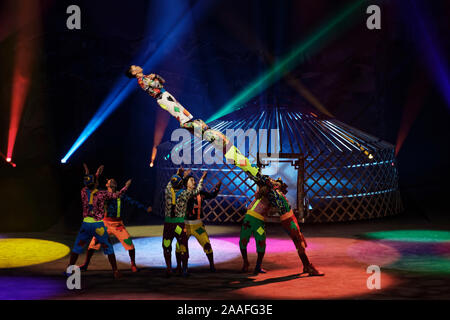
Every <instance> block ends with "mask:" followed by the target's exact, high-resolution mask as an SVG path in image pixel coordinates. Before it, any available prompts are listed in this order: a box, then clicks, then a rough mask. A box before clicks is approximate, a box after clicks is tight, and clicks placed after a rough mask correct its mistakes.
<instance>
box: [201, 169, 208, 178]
mask: <svg viewBox="0 0 450 320" xmlns="http://www.w3.org/2000/svg"><path fill="white" fill-rule="evenodd" d="M207 174H208V171H205V172H203V174H202V177H201V178H200V179H202V180H203V179H205V177H206V175H207Z"/></svg>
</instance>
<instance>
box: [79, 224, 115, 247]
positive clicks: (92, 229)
mask: <svg viewBox="0 0 450 320" xmlns="http://www.w3.org/2000/svg"><path fill="white" fill-rule="evenodd" d="M93 237H95V238H97V240H98V242H100V244H101V247H102V249H103V252H104V253H105V254H106V255H110V254H113V253H114V249H113V246H112V245H111V242H110V241H109V237H108V232H106V227H105V224H104V223H103V221H97V222H84V221H83V224H82V225H81V228H80V232H78V235H77V238H76V239H75V245H74V246H73V249H72V251H73V252H74V253H77V254H82V253H83V252H84V248H85V247H86V246H87V245H88V244H89V243H90V242H91V240H92V238H93Z"/></svg>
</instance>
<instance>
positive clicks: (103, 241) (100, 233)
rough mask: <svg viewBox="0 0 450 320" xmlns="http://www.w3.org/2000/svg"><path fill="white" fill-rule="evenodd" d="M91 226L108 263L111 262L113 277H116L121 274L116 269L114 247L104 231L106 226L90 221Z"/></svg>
mask: <svg viewBox="0 0 450 320" xmlns="http://www.w3.org/2000/svg"><path fill="white" fill-rule="evenodd" d="M91 224H92V225H93V228H95V233H94V236H95V237H96V238H97V240H98V241H99V242H100V246H101V247H102V248H103V252H104V254H105V255H107V256H108V260H109V263H110V264H111V268H112V271H113V274H114V278H115V279H118V278H120V277H121V276H122V275H121V274H120V272H119V270H118V269H117V263H116V256H115V254H114V248H113V246H112V244H111V242H110V241H109V237H108V232H107V231H106V227H105V225H104V224H103V222H96V223H91Z"/></svg>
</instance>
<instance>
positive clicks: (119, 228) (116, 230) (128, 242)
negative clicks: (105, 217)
mask: <svg viewBox="0 0 450 320" xmlns="http://www.w3.org/2000/svg"><path fill="white" fill-rule="evenodd" d="M106 225H107V228H108V233H109V234H113V235H114V236H115V237H116V238H117V239H118V240H119V241H120V243H121V244H122V246H123V247H124V248H125V250H127V251H128V255H129V256H130V262H131V271H133V272H137V271H138V269H137V267H136V261H135V259H136V258H135V257H136V250H135V247H134V244H133V240H132V239H131V236H130V234H129V233H128V231H127V229H126V228H125V225H124V224H123V221H114V222H106Z"/></svg>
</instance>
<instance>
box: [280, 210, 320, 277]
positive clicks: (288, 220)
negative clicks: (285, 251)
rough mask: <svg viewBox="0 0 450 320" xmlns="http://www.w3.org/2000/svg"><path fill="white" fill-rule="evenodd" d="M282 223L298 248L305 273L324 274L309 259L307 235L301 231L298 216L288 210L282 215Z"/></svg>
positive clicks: (312, 274)
mask: <svg viewBox="0 0 450 320" xmlns="http://www.w3.org/2000/svg"><path fill="white" fill-rule="evenodd" d="M281 225H282V227H283V229H284V230H285V231H286V232H287V234H288V235H289V237H290V238H291V239H292V241H293V242H294V244H295V247H296V248H297V253H298V256H299V258H300V260H301V261H302V264H303V273H308V274H309V275H311V276H323V275H324V273H322V272H320V271H319V270H317V269H316V267H314V265H313V264H312V263H311V262H310V261H309V259H308V256H307V255H306V250H305V249H306V247H307V243H306V240H305V237H304V236H303V234H302V232H301V231H300V227H299V225H298V222H297V218H296V217H295V215H294V214H293V213H292V212H288V213H286V214H285V215H283V216H282V217H281Z"/></svg>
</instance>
